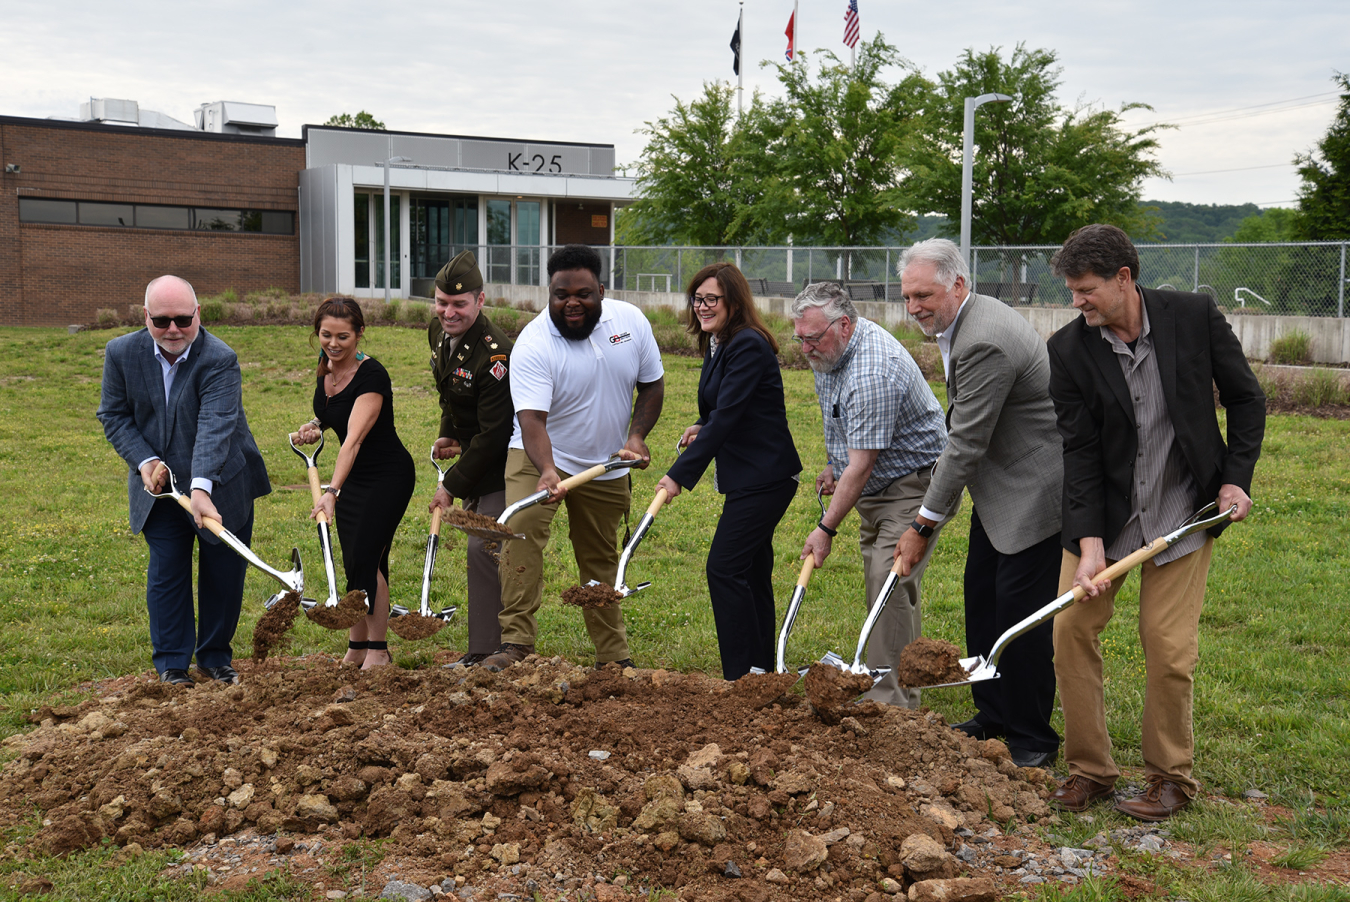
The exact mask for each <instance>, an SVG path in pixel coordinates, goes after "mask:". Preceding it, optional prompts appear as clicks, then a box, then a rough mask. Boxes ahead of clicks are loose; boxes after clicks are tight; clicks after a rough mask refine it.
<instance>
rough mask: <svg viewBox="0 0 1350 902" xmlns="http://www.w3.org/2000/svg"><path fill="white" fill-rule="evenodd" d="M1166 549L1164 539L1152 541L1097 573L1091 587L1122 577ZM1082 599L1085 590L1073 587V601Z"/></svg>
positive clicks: (1080, 587) (1085, 595)
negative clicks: (1103, 581) (1106, 580)
mask: <svg viewBox="0 0 1350 902" xmlns="http://www.w3.org/2000/svg"><path fill="white" fill-rule="evenodd" d="M1166 547H1167V540H1166V539H1161V538H1159V539H1154V540H1153V541H1152V542H1149V543H1148V544H1147V545H1145V546H1144V547H1143V548H1140V549H1139V550H1138V551H1136V552H1135V553H1134V554H1131V555H1128V556H1126V557H1123V558H1121V559H1120V560H1118V561H1116V562H1115V563H1114V564H1112V565H1111V566H1110V567H1107V568H1106V569H1105V570H1103V571H1102V572H1100V573H1098V574H1097V575H1096V576H1094V577H1092V583H1093V585H1096V584H1097V583H1099V582H1101V581H1102V580H1104V579H1109V580H1114V579H1115V578H1116V577H1117V576H1122V575H1124V574H1126V573H1129V572H1130V571H1131V570H1133V569H1134V568H1135V567H1137V566H1139V565H1140V564H1142V563H1143V562H1144V561H1147V560H1149V559H1151V558H1152V557H1153V556H1154V555H1156V554H1160V553H1161V552H1162V550H1163V549H1164V548H1166ZM1084 598H1087V590H1086V589H1084V588H1083V587H1082V586H1074V587H1073V599H1074V601H1082V600H1083V599H1084Z"/></svg>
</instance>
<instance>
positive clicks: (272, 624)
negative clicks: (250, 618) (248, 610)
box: [253, 592, 300, 664]
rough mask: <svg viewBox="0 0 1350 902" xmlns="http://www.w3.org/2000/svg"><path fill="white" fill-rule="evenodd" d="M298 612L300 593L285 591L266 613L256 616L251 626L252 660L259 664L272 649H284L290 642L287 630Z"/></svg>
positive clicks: (293, 622)
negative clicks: (256, 621)
mask: <svg viewBox="0 0 1350 902" xmlns="http://www.w3.org/2000/svg"><path fill="white" fill-rule="evenodd" d="M299 613H300V593H298V592H287V593H286V594H285V595H283V596H281V597H280V598H278V599H277V602H276V604H274V605H272V607H271V608H269V609H268V611H267V613H265V614H263V615H262V616H261V617H259V618H258V624H257V626H255V627H254V628H253V661H254V663H257V664H261V663H262V662H263V661H266V660H267V656H268V655H269V654H271V653H272V651H273V650H278V651H280V650H284V649H285V648H286V646H288V645H289V644H290V641H291V637H290V636H288V635H287V632H288V631H289V630H290V628H291V627H292V626H293V625H294V624H295V615H297V614H299Z"/></svg>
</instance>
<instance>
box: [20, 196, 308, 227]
mask: <svg viewBox="0 0 1350 902" xmlns="http://www.w3.org/2000/svg"><path fill="white" fill-rule="evenodd" d="M19 221H20V222H45V223H56V224H60V225H91V226H112V227H114V228H128V229H131V228H135V229H178V230H182V231H213V232H255V233H261V234H264V235H294V234H295V214H294V213H292V212H290V211H288V210H226V209H217V208H207V207H178V206H171V205H169V204H110V203H101V202H98V201H85V200H80V201H76V200H48V199H46V198H37V197H21V198H19Z"/></svg>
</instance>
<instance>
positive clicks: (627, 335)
mask: <svg viewBox="0 0 1350 902" xmlns="http://www.w3.org/2000/svg"><path fill="white" fill-rule="evenodd" d="M632 340H633V333H632V332H620V333H618V334H617V335H611V336H610V337H609V343H610V344H612V345H620V344H623V343H624V342H625V341H632Z"/></svg>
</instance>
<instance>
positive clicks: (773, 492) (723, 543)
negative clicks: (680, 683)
mask: <svg viewBox="0 0 1350 902" xmlns="http://www.w3.org/2000/svg"><path fill="white" fill-rule="evenodd" d="M796 493H797V480H795V479H784V480H782V481H781V482H773V483H769V484H768V485H761V486H755V487H754V488H750V489H739V490H736V491H731V492H727V493H726V500H725V502H723V504H722V517H721V519H719V520H718V521H717V532H716V534H715V535H714V536H713V540H712V547H711V548H709V549H708V597H709V598H710V599H711V600H712V609H713V620H714V621H715V622H716V624H717V649H718V651H719V652H721V655H722V677H723V678H724V679H728V680H735V679H739V678H741V677H743V676H745V675H746V674H747V673H749V672H750V668H751V667H759V668H761V669H763V670H765V671H768V672H770V673H772V672H773V668H774V626H775V625H776V623H777V615H776V614H775V612H774V604H773V531H774V529H775V528H776V527H777V526H778V521H779V520H781V519H783V514H785V513H787V509H788V505H789V504H791V503H792V496H793V495H795V494H796ZM1055 573H1056V576H1058V574H1059V571H1058V570H1057V571H1055Z"/></svg>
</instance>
